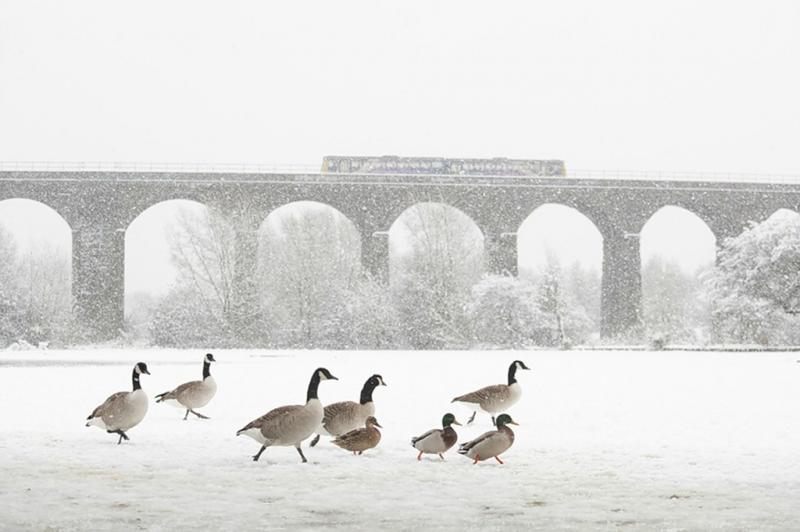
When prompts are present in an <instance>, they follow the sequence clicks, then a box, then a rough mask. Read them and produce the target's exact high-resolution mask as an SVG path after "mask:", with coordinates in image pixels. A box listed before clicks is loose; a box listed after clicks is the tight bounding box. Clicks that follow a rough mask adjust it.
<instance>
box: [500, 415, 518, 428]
mask: <svg viewBox="0 0 800 532" xmlns="http://www.w3.org/2000/svg"><path fill="white" fill-rule="evenodd" d="M496 423H497V428H498V429H499V428H502V427H503V425H519V423H517V422H515V421H514V420H513V419H511V416H509V415H508V414H500V415H499V416H497V422H496Z"/></svg>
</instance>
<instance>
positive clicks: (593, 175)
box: [0, 161, 800, 184]
mask: <svg viewBox="0 0 800 532" xmlns="http://www.w3.org/2000/svg"><path fill="white" fill-rule="evenodd" d="M0 172H126V173H139V172H141V173H220V174H285V175H291V174H296V175H326V176H330V175H341V176H347V175H351V176H373V177H377V176H391V177H404V176H405V177H409V178H415V179H419V178H425V177H431V178H436V179H439V180H441V179H446V178H452V179H457V178H458V177H464V178H482V179H503V178H506V177H507V178H514V179H525V178H532V179H570V178H573V179H587V180H630V181H636V180H640V181H684V182H720V183H758V184H800V174H770V173H748V172H706V171H696V172H685V171H662V170H586V169H575V170H571V169H569V168H568V169H567V173H566V176H558V177H545V176H540V177H537V176H519V175H514V176H503V175H491V176H489V175H483V174H471V173H470V174H403V173H392V174H364V173H343V172H323V171H322V169H321V165H314V164H252V163H170V162H153V163H147V162H109V161H66V162H65V161H0Z"/></svg>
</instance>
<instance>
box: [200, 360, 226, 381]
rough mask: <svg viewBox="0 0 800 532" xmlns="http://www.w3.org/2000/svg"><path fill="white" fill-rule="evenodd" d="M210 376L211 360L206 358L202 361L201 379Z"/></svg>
mask: <svg viewBox="0 0 800 532" xmlns="http://www.w3.org/2000/svg"><path fill="white" fill-rule="evenodd" d="M223 373H224V372H223ZM210 376H211V362H209V361H208V360H204V361H203V380H205V379H207V378H209V377H210Z"/></svg>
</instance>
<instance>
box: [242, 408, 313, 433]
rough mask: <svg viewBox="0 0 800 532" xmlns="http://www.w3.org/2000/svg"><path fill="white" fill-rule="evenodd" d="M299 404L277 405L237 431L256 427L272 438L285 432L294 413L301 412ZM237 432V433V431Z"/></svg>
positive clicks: (292, 420) (291, 421) (291, 422)
mask: <svg viewBox="0 0 800 532" xmlns="http://www.w3.org/2000/svg"><path fill="white" fill-rule="evenodd" d="M302 411H303V407H302V406H300V405H289V406H279V407H278V408H274V409H272V410H270V411H269V412H267V413H266V414H264V415H263V416H261V417H260V418H258V419H254V420H253V421H251V422H250V423H248V424H247V425H245V426H244V427H243V428H242V429H241V430H239V432H244V431H246V430H250V429H258V430H260V431H261V434H263V435H264V436H265V437H266V438H274V437H276V435H280V434H282V433H284V432H285V430H286V429H287V428H288V427H291V425H292V424H293V422H294V417H295V416H294V414H297V413H298V412H302ZM237 434H238V433H237Z"/></svg>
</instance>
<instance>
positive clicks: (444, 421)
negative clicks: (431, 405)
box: [442, 412, 461, 428]
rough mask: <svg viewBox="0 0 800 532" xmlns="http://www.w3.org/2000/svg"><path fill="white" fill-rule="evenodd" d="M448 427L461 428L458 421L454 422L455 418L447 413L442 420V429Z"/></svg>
mask: <svg viewBox="0 0 800 532" xmlns="http://www.w3.org/2000/svg"><path fill="white" fill-rule="evenodd" d="M450 425H458V426H459V427H460V426H461V423H459V422H458V421H456V416H454V415H453V414H451V413H449V412H448V413H447V414H445V415H444V417H443V418H442V427H444V428H447V427H449V426H450Z"/></svg>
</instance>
